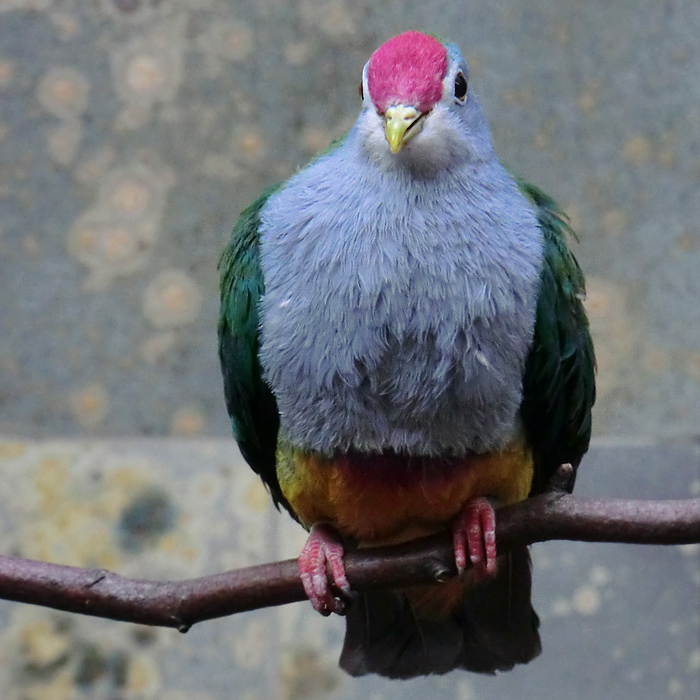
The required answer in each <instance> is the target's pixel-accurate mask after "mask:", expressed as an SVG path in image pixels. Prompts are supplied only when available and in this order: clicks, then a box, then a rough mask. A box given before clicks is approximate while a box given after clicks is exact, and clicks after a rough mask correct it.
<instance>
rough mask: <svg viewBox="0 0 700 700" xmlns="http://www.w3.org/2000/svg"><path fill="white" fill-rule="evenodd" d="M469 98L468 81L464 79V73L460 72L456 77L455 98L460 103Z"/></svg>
mask: <svg viewBox="0 0 700 700" xmlns="http://www.w3.org/2000/svg"><path fill="white" fill-rule="evenodd" d="M466 96H467V79H466V78H465V77H464V73H462V71H459V73H457V75H456V76H455V97H456V98H457V99H458V100H459V101H460V102H464V99H465V98H466Z"/></svg>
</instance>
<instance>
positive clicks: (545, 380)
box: [520, 182, 595, 493]
mask: <svg viewBox="0 0 700 700" xmlns="http://www.w3.org/2000/svg"><path fill="white" fill-rule="evenodd" d="M520 188H521V189H522V191H523V193H524V194H525V195H526V196H527V197H528V198H529V199H530V201H531V202H532V204H533V205H534V206H535V208H536V211H537V216H538V219H539V223H540V226H541V228H542V232H543V234H544V247H545V248H544V267H543V270H542V276H541V280H540V294H539V298H538V303H537V320H536V322H535V335H534V339H533V344H532V348H531V349H530V354H529V356H528V358H527V362H526V366H525V375H524V377H523V401H522V406H521V416H522V420H523V424H524V426H525V431H526V433H527V437H528V439H529V441H530V444H531V446H532V448H533V452H534V458H535V478H534V481H533V485H532V492H533V493H540V492H541V491H543V490H544V489H545V488H546V487H547V484H548V483H549V480H550V479H551V477H552V475H553V474H554V472H555V471H556V469H557V468H558V467H559V465H560V464H562V463H565V462H570V463H571V464H572V465H573V466H574V468H576V467H577V466H578V464H579V462H580V461H581V458H582V457H583V455H584V454H585V452H586V450H587V449H588V443H589V442H590V438H591V408H592V406H593V403H594V401H595V355H594V352H593V343H592V341H591V335H590V331H589V328H588V319H587V318H586V313H585V311H584V308H583V303H582V299H583V297H584V295H585V283H584V279H583V273H582V272H581V268H580V267H579V265H578V263H577V262H576V258H575V257H574V256H573V254H572V253H571V251H570V250H569V249H568V247H567V245H566V237H567V235H569V234H572V235H573V231H572V230H571V228H570V227H569V225H568V223H567V222H566V220H565V218H564V215H563V213H562V211H561V210H560V209H559V207H558V206H557V205H556V203H555V202H554V201H553V200H552V199H550V198H549V197H548V196H547V195H546V194H544V192H542V191H541V190H539V189H537V188H535V187H533V186H532V185H529V184H527V183H524V182H521V183H520Z"/></svg>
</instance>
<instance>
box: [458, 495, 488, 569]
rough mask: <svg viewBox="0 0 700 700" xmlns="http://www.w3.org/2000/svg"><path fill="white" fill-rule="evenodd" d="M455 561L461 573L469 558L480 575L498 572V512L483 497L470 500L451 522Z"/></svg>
mask: <svg viewBox="0 0 700 700" xmlns="http://www.w3.org/2000/svg"><path fill="white" fill-rule="evenodd" d="M452 538H453V541H454V548H455V562H456V564H457V570H458V571H459V572H460V573H461V572H462V571H464V569H465V568H466V566H467V549H469V560H470V561H471V563H472V565H473V566H474V568H475V569H476V571H477V573H478V574H481V575H492V574H495V573H496V514H495V513H494V510H493V507H492V506H491V504H490V503H489V502H488V501H487V500H486V499H485V498H482V497H479V498H475V499H473V500H471V501H469V502H468V503H467V504H466V505H465V506H464V507H463V508H462V511H461V512H460V514H459V515H458V516H457V519H456V520H455V522H454V523H453V525H452Z"/></svg>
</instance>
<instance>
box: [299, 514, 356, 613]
mask: <svg viewBox="0 0 700 700" xmlns="http://www.w3.org/2000/svg"><path fill="white" fill-rule="evenodd" d="M326 563H328V564H329V565H330V567H331V576H330V578H329V576H328V575H327V573H326ZM299 573H300V575H301V582H302V584H303V586H304V591H305V592H306V595H307V596H308V598H309V600H310V601H311V605H313V606H314V608H315V609H316V610H318V612H320V613H321V615H330V614H331V613H332V612H334V613H338V614H339V615H342V614H343V613H344V612H345V608H346V605H347V600H346V599H347V597H348V596H349V595H350V584H349V583H348V579H347V577H346V576H345V566H344V565H343V545H342V544H341V543H340V539H339V537H338V534H337V533H336V532H335V530H333V528H332V527H330V525H326V524H324V523H317V524H316V525H314V526H313V527H312V528H311V533H310V534H309V539H308V540H306V544H305V545H304V549H302V550H301V554H300V555H299ZM331 588H335V589H336V592H335V593H334V592H333V591H332V590H331Z"/></svg>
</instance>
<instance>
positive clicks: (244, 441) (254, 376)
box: [219, 185, 291, 512]
mask: <svg viewBox="0 0 700 700" xmlns="http://www.w3.org/2000/svg"><path fill="white" fill-rule="evenodd" d="M278 187H279V185H275V186H273V187H270V188H268V189H267V190H265V192H263V194H262V195H261V196H260V197H258V199H256V200H255V201H254V202H253V203H252V204H251V205H250V206H248V208H247V209H245V210H244V211H243V213H242V214H241V217H240V219H239V220H238V223H237V224H236V226H235V227H234V229H233V233H232V235H231V240H230V241H229V243H228V245H227V246H226V248H225V249H224V252H223V255H222V256H221V261H220V262H219V273H220V293H221V311H220V315H219V360H220V362H221V372H222V374H223V377H224V394H225V397H226V408H227V409H228V413H229V416H231V425H232V427H233V434H234V436H235V438H236V440H237V441H238V446H239V447H240V450H241V453H242V454H243V457H244V458H245V460H246V461H247V462H248V464H250V466H251V467H252V468H253V470H254V471H255V472H257V473H258V474H259V475H260V477H261V478H262V480H263V481H264V482H265V483H266V484H267V486H268V488H269V489H270V493H271V495H272V498H273V500H274V502H275V505H277V506H278V507H279V505H280V504H282V505H283V506H284V507H285V508H287V510H290V509H289V504H288V503H287V501H286V499H285V498H284V496H283V495H282V491H281V489H280V485H279V481H278V480H277V470H276V466H275V463H276V459H275V452H276V449H277V432H278V430H279V412H278V410H277V402H276V401H275V397H274V395H273V393H272V391H271V390H270V387H269V386H268V385H267V384H266V383H265V381H264V379H263V377H262V367H261V366H260V360H259V359H258V350H259V347H260V340H259V330H260V323H259V314H258V303H259V300H260V297H261V295H262V294H263V293H264V291H265V282H264V280H263V274H262V269H261V267H260V251H259V228H260V211H261V209H262V208H263V206H264V205H265V203H266V202H267V200H268V198H269V197H270V195H271V194H272V193H273V192H274V191H275V190H276V189H277V188H278ZM290 512H291V511H290Z"/></svg>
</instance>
